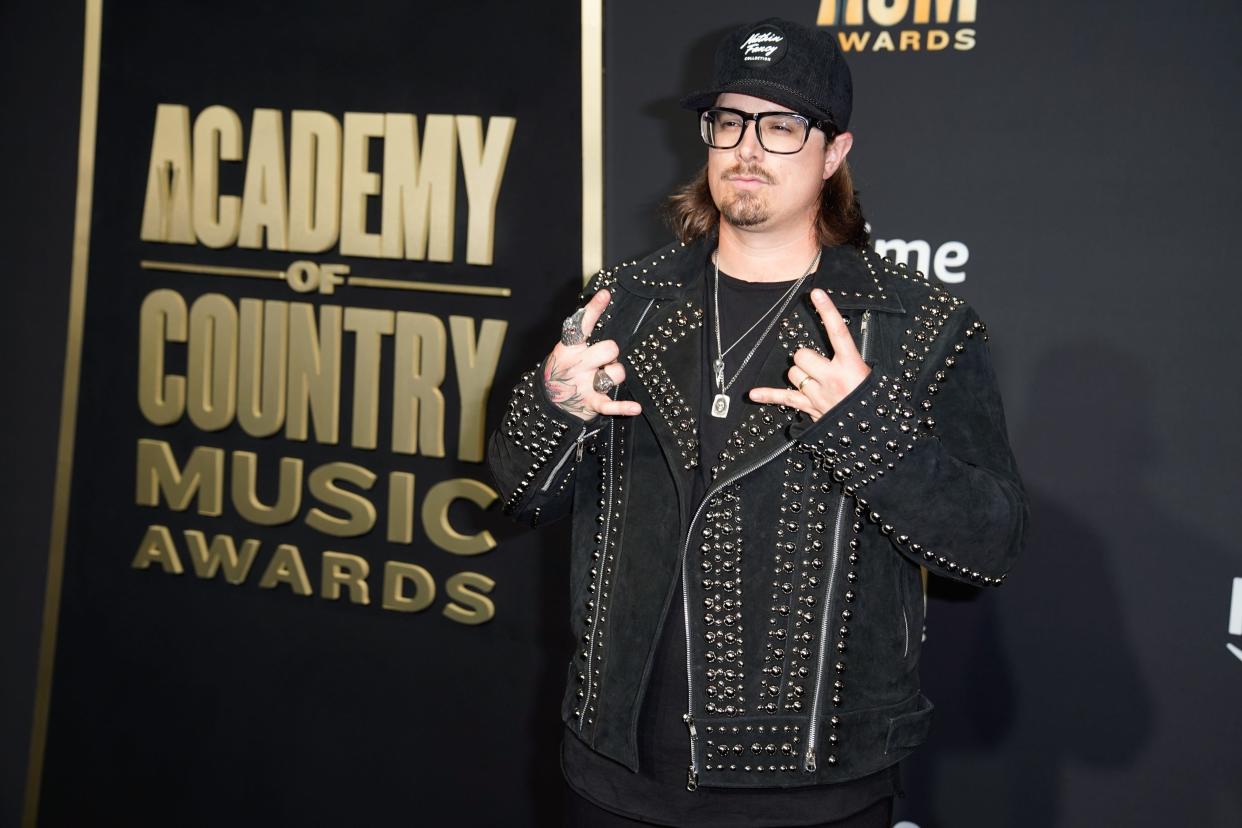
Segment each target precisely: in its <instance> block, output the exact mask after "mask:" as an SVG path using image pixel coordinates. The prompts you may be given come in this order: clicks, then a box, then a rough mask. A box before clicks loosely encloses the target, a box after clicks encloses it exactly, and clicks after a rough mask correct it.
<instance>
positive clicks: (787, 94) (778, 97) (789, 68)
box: [681, 17, 854, 132]
mask: <svg viewBox="0 0 1242 828" xmlns="http://www.w3.org/2000/svg"><path fill="white" fill-rule="evenodd" d="M722 92H739V93H741V94H744V95H754V96H755V97H759V98H766V99H768V100H770V101H775V102H777V103H779V104H781V105H782V106H787V107H789V108H790V109H791V110H793V111H795V112H800V113H802V114H804V115H807V116H810V117H814V118H818V119H820V120H824V121H829V122H831V123H832V125H833V126H834V127H836V129H837V130H838V131H841V132H844V131H845V130H846V129H847V128H848V127H849V123H850V110H851V109H852V108H853V103H854V84H853V81H852V80H851V79H850V67H849V66H848V65H847V64H846V62H845V55H844V54H842V52H841V47H840V46H839V45H838V44H837V38H836V35H835V34H834V33H833V32H832V31H830V30H827V29H819V28H815V29H810V28H807V27H806V26H803V25H802V24H801V23H795V22H793V21H792V20H783V19H781V18H779V17H769V18H768V19H767V20H762V21H760V22H758V23H751V24H748V25H746V26H742V27H741V28H740V29H737V30H736V31H734V32H733V33H732V34H730V35H729V36H728V37H726V38H725V39H724V40H722V41H721V42H720V45H719V46H717V47H716V65H715V72H714V73H713V77H712V87H711V88H710V89H704V90H702V91H701V92H695V93H693V94H690V95H687V96H686V97H685V98H682V100H681V105H682V106H683V107H685V108H686V109H694V110H702V109H708V108H710V107H712V106H713V105H715V103H716V96H717V95H719V94H720V93H722Z"/></svg>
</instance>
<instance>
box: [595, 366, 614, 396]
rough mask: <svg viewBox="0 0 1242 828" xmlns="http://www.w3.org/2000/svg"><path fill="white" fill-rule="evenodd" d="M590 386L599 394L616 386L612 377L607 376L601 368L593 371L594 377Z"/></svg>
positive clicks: (605, 392)
mask: <svg viewBox="0 0 1242 828" xmlns="http://www.w3.org/2000/svg"><path fill="white" fill-rule="evenodd" d="M591 387H592V388H594V389H595V390H596V391H598V392H599V393H601V394H607V393H608V392H609V391H611V390H612V389H614V388H616V387H617V384H616V383H615V382H613V380H612V377H610V376H608V372H607V371H605V370H604V369H603V368H600V369H598V370H597V371H596V372H595V378H594V379H592V380H591Z"/></svg>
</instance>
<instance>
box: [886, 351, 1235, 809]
mask: <svg viewBox="0 0 1242 828" xmlns="http://www.w3.org/2000/svg"><path fill="white" fill-rule="evenodd" d="M1107 378H1112V380H1111V381H1110V380H1108V379H1107ZM1102 380H1103V382H1104V383H1105V384H1107V385H1109V388H1108V389H1107V390H1104V389H1101V387H1100V386H1101V382H1102ZM1144 380H1147V381H1146V382H1145V381H1144ZM1149 380H1150V378H1148V377H1146V376H1145V375H1144V372H1142V371H1141V370H1139V369H1138V368H1137V366H1136V365H1134V364H1133V363H1132V361H1131V360H1130V359H1129V357H1127V356H1125V355H1123V354H1118V353H1115V352H1109V351H1108V350H1107V349H1105V348H1103V347H1101V346H1100V344H1099V343H1090V345H1089V347H1088V345H1087V344H1083V345H1081V346H1079V347H1074V348H1068V347H1067V348H1064V349H1058V350H1057V351H1054V352H1052V353H1050V354H1049V355H1048V356H1047V357H1046V358H1045V359H1044V361H1043V362H1042V363H1041V364H1040V365H1039V367H1038V369H1037V371H1036V374H1035V377H1034V386H1033V388H1032V390H1031V393H1030V395H1029V399H1031V400H1032V401H1034V404H1035V407H1034V408H1032V409H1031V410H1030V411H1028V412H1026V416H1025V417H1024V418H1023V425H1024V430H1023V431H1022V432H1021V434H1020V437H1021V439H1018V440H1016V441H1014V445H1015V451H1016V453H1017V454H1018V460H1019V465H1020V468H1021V469H1022V471H1023V476H1024V480H1025V482H1026V485H1027V489H1028V493H1029V494H1030V496H1031V521H1032V527H1031V534H1030V536H1029V540H1028V544H1027V548H1026V550H1025V551H1024V553H1023V557H1022V558H1021V559H1020V560H1019V561H1018V564H1017V567H1016V568H1015V570H1014V572H1013V575H1012V576H1011V578H1010V579H1009V581H1008V582H1007V583H1006V586H1004V587H1003V588H1001V589H999V590H987V591H982V592H981V591H979V590H976V589H974V588H971V587H966V586H962V585H958V584H955V583H949V582H944V581H940V580H939V579H933V584H935V587H934V588H933V593H932V594H933V599H932V601H933V603H932V606H931V607H930V608H929V612H928V616H929V618H928V632H927V639H928V640H927V643H926V645H925V650H924V653H925V658H924V661H923V678H924V687H925V690H926V692H927V694H928V695H929V696H930V697H931V698H932V699H933V700H934V701H937V702H939V709H938V711H937V713H938V715H937V721H936V722H935V724H934V726H933V732H932V738H931V741H930V742H929V743H928V744H927V745H926V746H925V748H924V749H923V751H922V752H920V753H918V754H916V755H915V756H914V757H913V758H912V759H911V760H910V761H909V762H908V763H907V765H906V769H905V770H906V773H905V776H906V784H907V788H908V792H909V794H908V798H907V799H906V801H905V802H902V803H900V804H899V808H898V810H899V813H900V814H901V815H903V817H904V818H905V819H908V820H910V821H911V822H913V823H915V824H917V825H918V826H920V828H937V826H953V828H964V827H965V828H969V826H976V825H977V826H994V825H1006V826H1011V828H1049V826H1068V825H1089V824H1090V825H1095V824H1107V820H1105V822H1098V821H1091V820H1083V819H1081V817H1082V816H1084V815H1085V813H1086V812H1087V811H1090V810H1091V809H1092V807H1091V805H1092V804H1091V803H1086V802H1077V801H1067V800H1066V792H1065V791H1064V790H1063V788H1062V784H1061V783H1062V781H1063V780H1064V779H1065V778H1066V777H1067V775H1068V774H1067V765H1071V764H1073V765H1074V766H1087V767H1091V768H1115V769H1123V770H1124V769H1127V768H1130V767H1131V766H1132V765H1133V764H1134V763H1135V762H1136V761H1137V758H1138V757H1139V756H1140V754H1141V753H1142V752H1143V750H1144V748H1145V747H1146V746H1147V745H1148V743H1149V742H1150V741H1151V739H1152V734H1153V729H1154V726H1153V714H1154V712H1155V711H1154V710H1153V702H1152V697H1151V692H1150V689H1149V688H1148V687H1147V685H1146V684H1145V683H1144V677H1143V673H1142V669H1141V665H1140V664H1139V660H1138V658H1137V657H1136V652H1135V647H1133V646H1132V644H1131V642H1130V640H1129V639H1130V636H1131V633H1130V631H1129V629H1128V628H1127V624H1126V623H1125V621H1126V619H1125V618H1124V617H1123V605H1122V602H1121V601H1120V594H1121V592H1122V589H1124V582H1125V580H1126V579H1125V578H1124V577H1123V573H1120V572H1118V571H1117V567H1118V566H1119V562H1124V561H1125V560H1127V559H1128V558H1132V557H1133V555H1134V549H1133V547H1130V548H1127V546H1126V544H1125V543H1124V541H1123V540H1122V539H1121V538H1119V537H1118V534H1117V532H1116V531H1115V523H1113V522H1112V521H1108V520H1101V518H1102V517H1103V516H1104V515H1106V514H1110V513H1116V514H1122V515H1125V516H1126V519H1127V520H1128V521H1130V522H1131V523H1130V526H1129V529H1128V531H1127V533H1126V534H1127V535H1128V536H1130V537H1136V538H1160V537H1167V536H1169V535H1174V534H1176V530H1175V528H1174V527H1173V525H1171V523H1170V522H1169V521H1168V520H1167V519H1166V518H1165V517H1164V516H1163V515H1162V514H1161V510H1160V508H1159V503H1158V502H1155V501H1153V498H1152V497H1151V496H1150V495H1148V494H1146V493H1143V492H1140V491H1139V490H1138V481H1139V479H1140V477H1139V472H1140V471H1141V465H1142V464H1143V463H1145V462H1146V453H1145V452H1147V451H1148V450H1150V447H1152V446H1153V445H1156V444H1157V441H1156V437H1155V433H1154V430H1153V428H1152V424H1151V421H1150V418H1149V417H1147V416H1143V412H1145V410H1146V409H1147V408H1148V407H1149V403H1148V402H1147V401H1145V400H1143V399H1139V398H1138V395H1141V394H1142V390H1143V389H1144V388H1148V387H1150V386H1149ZM1094 394H1099V396H1100V397H1101V399H1100V400H1099V407H1097V408H1094V409H1093V408H1092V407H1091V403H1092V402H1093V400H1090V399H1087V398H1089V397H1091V396H1093V395H1094ZM1087 412H1090V413H1087ZM1023 446H1025V447H1027V448H1028V449H1029V450H1028V451H1026V452H1022V451H1020V449H1021V448H1022V447H1023ZM937 582H939V583H937ZM1119 583H1120V584H1121V588H1119ZM1130 629H1132V627H1130ZM1084 789H1085V786H1077V787H1076V790H1078V791H1082V790H1084ZM1094 805H1095V807H1099V805H1098V803H1095V804H1094ZM1084 809H1085V810H1084ZM1183 815H1184V814H1183ZM1170 816H1173V815H1170ZM1116 824H1121V823H1116ZM1124 824H1135V823H1130V822H1125V823H1124ZM1150 824H1169V825H1171V824H1185V825H1208V824H1211V823H1209V822H1206V821H1198V820H1189V821H1185V822H1179V821H1178V820H1176V819H1175V820H1174V821H1172V822H1158V823H1150Z"/></svg>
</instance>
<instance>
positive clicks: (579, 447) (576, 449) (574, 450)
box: [539, 426, 602, 492]
mask: <svg viewBox="0 0 1242 828" xmlns="http://www.w3.org/2000/svg"><path fill="white" fill-rule="evenodd" d="M601 430H602V427H601V428H597V429H595V430H594V431H587V430H586V426H583V427H582V431H581V432H580V433H579V434H578V439H577V440H575V441H574V444H573V445H572V446H570V447H569V448H567V449H565V453H564V454H562V455H561V459H560V460H557V461H556V465H555V466H553V467H552V471H550V472H548V477H547V479H546V480H544V481H543V485H542V486H540V487H539V491H541V492H546V491H547V490H548V489H550V488H551V487H552V484H553V483H554V482H555V481H556V475H557V474H559V473H560V471H561V466H563V465H565V461H566V460H568V459H569V455H571V454H576V455H577V456H576V457H575V458H574V459H575V460H577V461H578V462H579V463H581V462H582V451H583V449H585V448H586V446H585V445H583V443H584V441H585V440H586V438H588V437H591V436H593V435H596V434H599V432H600V431H601Z"/></svg>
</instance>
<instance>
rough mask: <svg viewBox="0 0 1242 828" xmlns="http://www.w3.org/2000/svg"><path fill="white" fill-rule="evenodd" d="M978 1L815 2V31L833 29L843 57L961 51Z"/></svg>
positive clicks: (969, 39)
mask: <svg viewBox="0 0 1242 828" xmlns="http://www.w3.org/2000/svg"><path fill="white" fill-rule="evenodd" d="M977 11H978V0H820V3H819V14H818V16H817V17H816V20H815V23H816V25H818V26H833V27H836V29H837V39H838V40H839V42H840V44H841V49H842V50H843V51H846V52H943V51H957V52H967V51H970V50H971V49H973V48H975V28H974V22H975V16H976V13H977Z"/></svg>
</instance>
